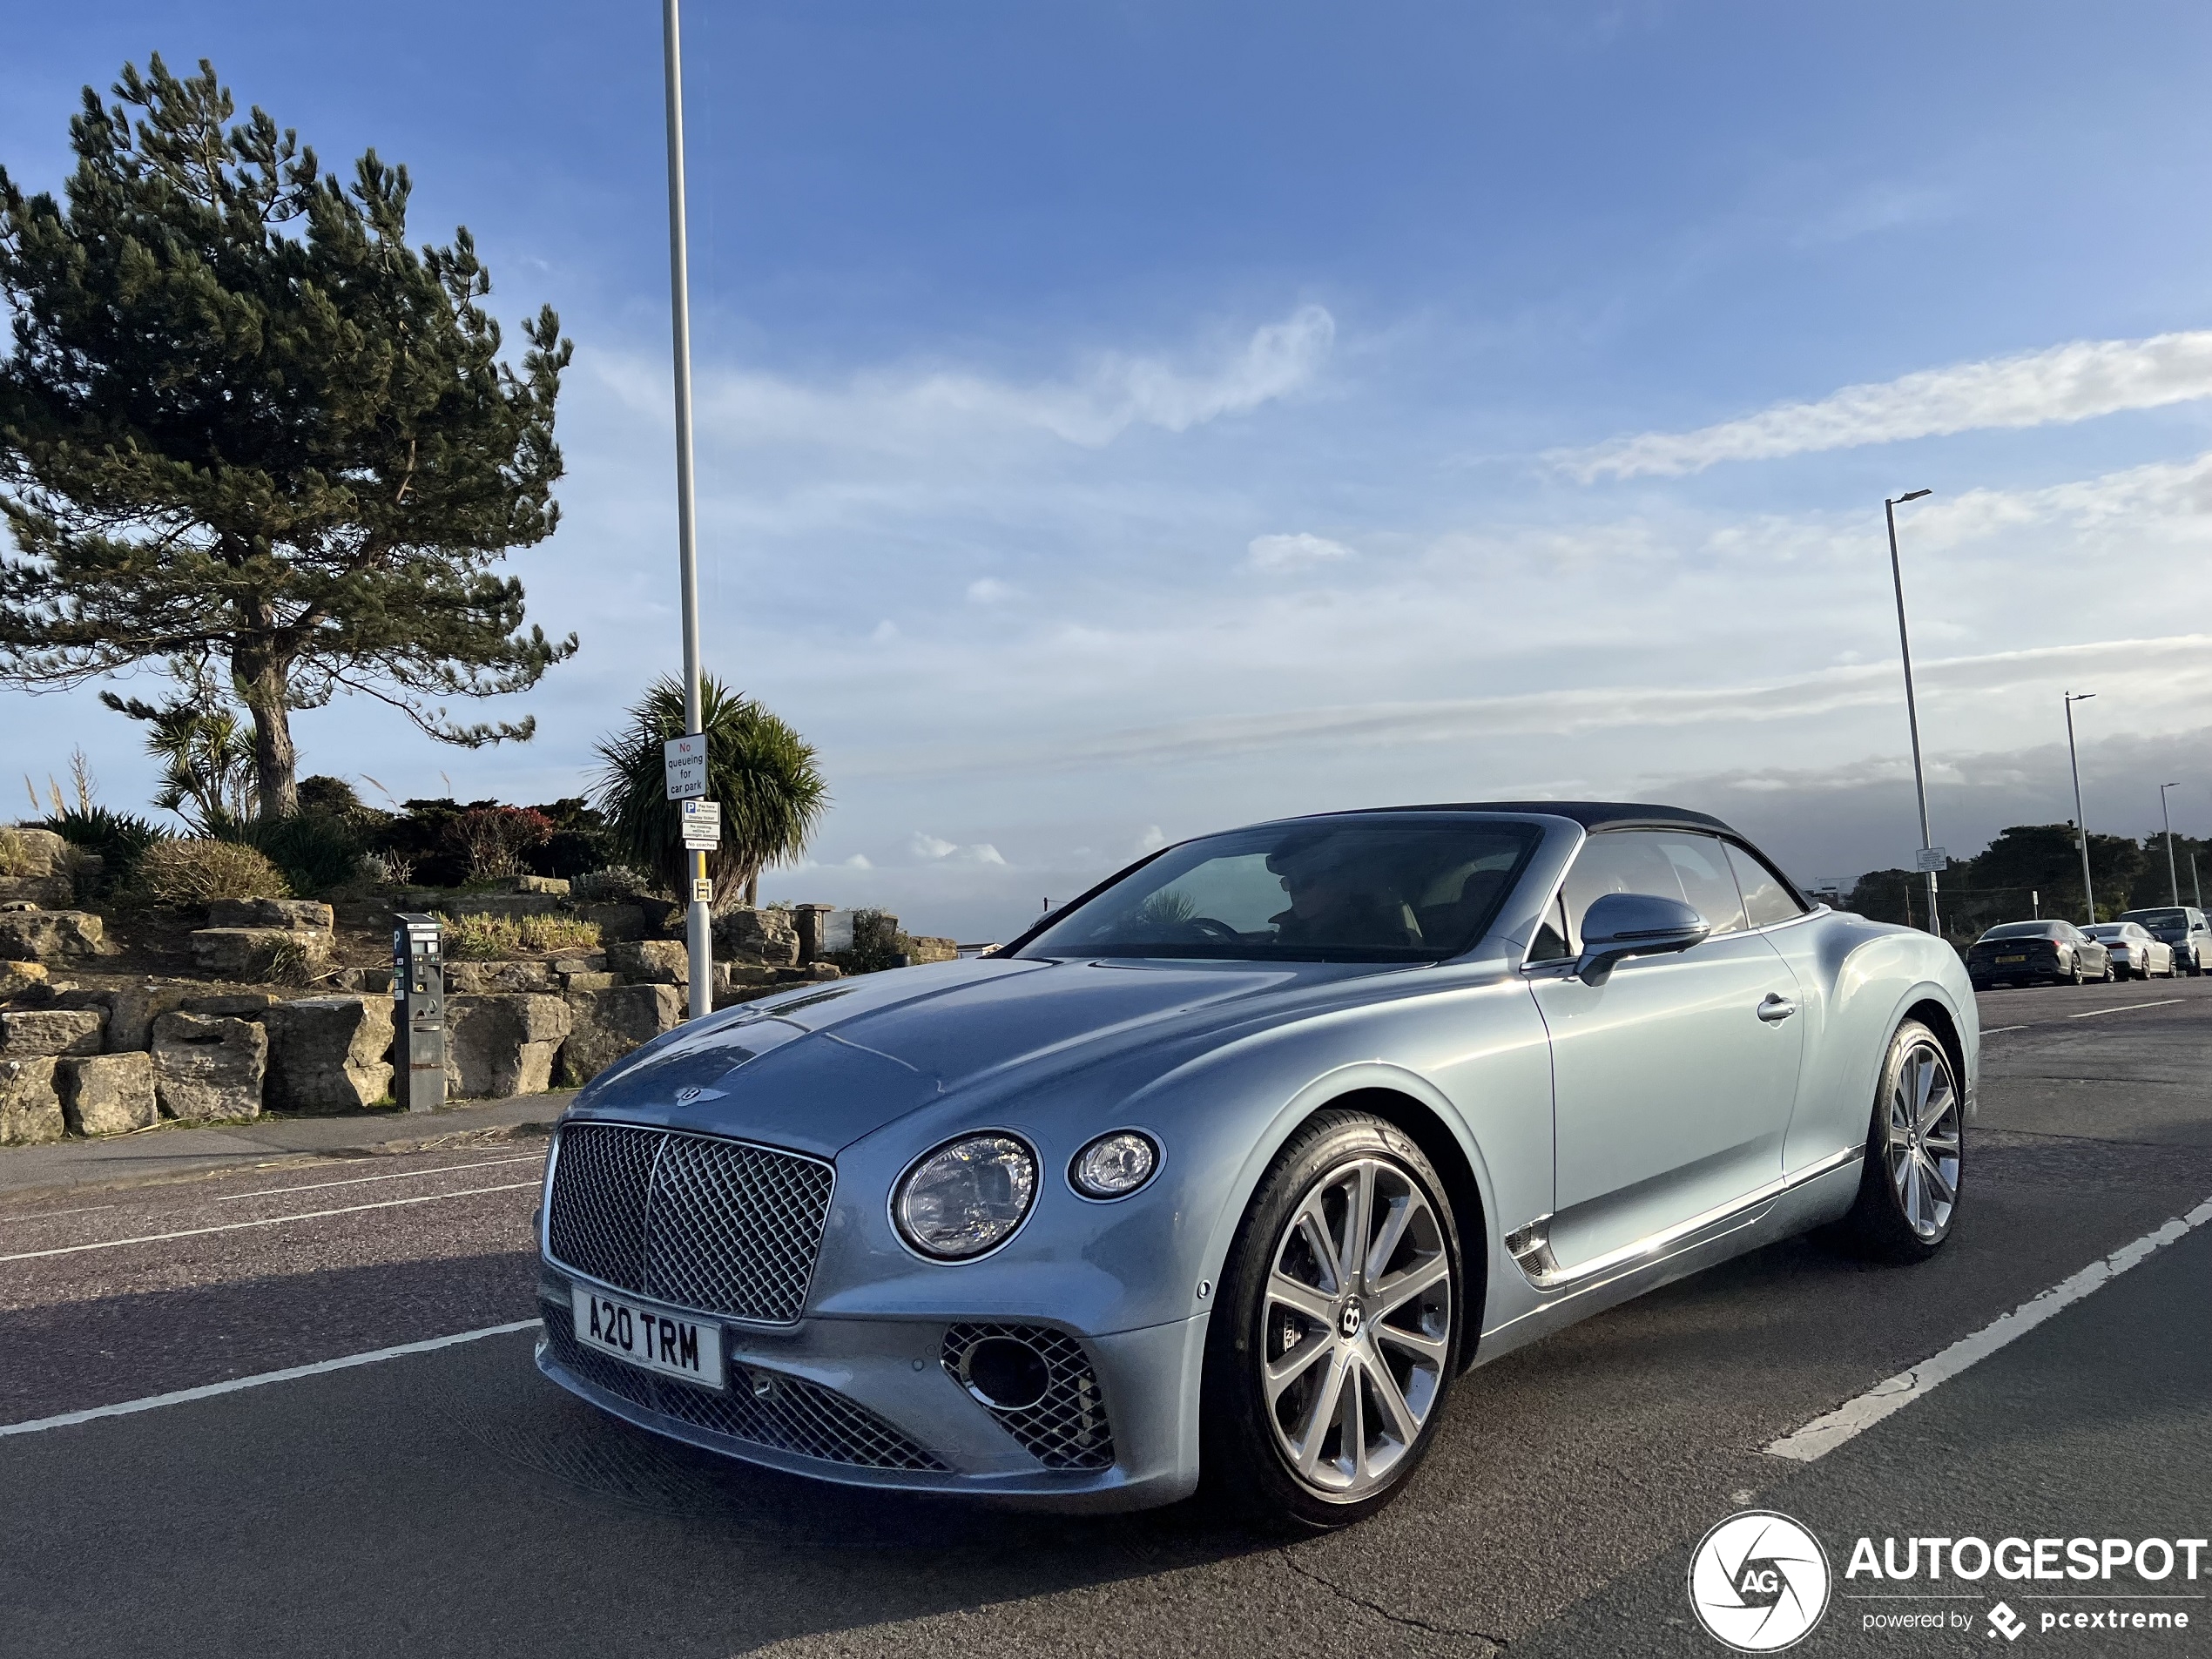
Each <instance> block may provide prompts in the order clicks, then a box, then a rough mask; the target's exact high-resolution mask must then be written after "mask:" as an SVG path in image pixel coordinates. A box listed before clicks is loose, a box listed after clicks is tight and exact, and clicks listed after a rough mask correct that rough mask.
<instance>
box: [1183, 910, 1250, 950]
mask: <svg viewBox="0 0 2212 1659" xmlns="http://www.w3.org/2000/svg"><path fill="white" fill-rule="evenodd" d="M1184 927H1190V928H1193V929H1195V930H1196V931H1197V933H1198V934H1200V935H1202V936H1203V937H1204V938H1207V939H1213V940H1218V941H1221V942H1222V943H1224V944H1230V945H1241V944H1243V943H1244V934H1240V933H1238V931H1237V930H1236V929H1235V928H1234V927H1231V926H1230V925H1229V924H1228V923H1227V922H1225V921H1215V920H1214V919H1213V918H1212V917H1211V916H1192V917H1190V919H1189V920H1188V921H1185V922H1184Z"/></svg>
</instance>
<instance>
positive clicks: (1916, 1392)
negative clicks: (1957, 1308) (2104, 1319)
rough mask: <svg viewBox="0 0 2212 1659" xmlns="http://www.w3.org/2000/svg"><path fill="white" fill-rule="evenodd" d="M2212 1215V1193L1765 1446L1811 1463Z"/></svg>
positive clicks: (2200, 1225) (1778, 1453) (1770, 1449)
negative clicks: (1922, 1359) (1942, 1348)
mask: <svg viewBox="0 0 2212 1659" xmlns="http://www.w3.org/2000/svg"><path fill="white" fill-rule="evenodd" d="M2208 1221H2212V1198H2207V1199H2206V1200H2205V1201H2204V1202H2203V1203H2202V1204H2199V1205H2197V1207H2196V1208H2195V1209H2194V1210H2192V1211H2189V1212H2188V1214H2187V1215H2185V1216H2176V1217H2175V1218H2174V1219H2173V1220H2171V1221H2169V1222H2168V1223H2167V1224H2165V1225H2164V1226H2163V1227H2161V1228H2159V1229H2158V1231H2155V1232H2148V1233H2145V1234H2144V1235H2143V1236H2142V1237H2141V1238H2138V1239H2137V1240H2135V1242H2134V1244H2126V1245H2123V1246H2121V1248H2120V1249H2118V1250H2115V1251H2113V1252H2112V1254H2111V1255H2109V1256H2107V1257H2106V1258H2104V1259H2103V1260H2102V1261H2096V1262H2091V1263H2090V1264H2088V1266H2087V1267H2085V1268H2083V1269H2082V1270H2081V1271H2080V1272H2078V1273H2076V1274H2074V1277H2073V1278H2067V1279H2062V1280H2060V1282H2059V1283H2058V1284H2056V1285H2053V1286H2052V1287H2051V1288H2050V1289H2049V1290H2047V1291H2044V1292H2043V1293H2042V1294H2041V1295H2040V1296H2038V1297H2036V1298H2033V1300H2030V1301H2027V1302H2023V1303H2021V1304H2020V1306H2018V1307H2016V1308H2014V1309H2013V1311H2012V1312H2010V1313H2005V1314H2000V1315H1999V1316H1998V1317H1997V1318H1994V1319H1993V1320H1991V1321H1990V1322H1989V1323H1988V1324H1987V1325H1984V1326H1982V1328H1981V1329H1980V1330H1979V1331H1977V1332H1974V1333H1973V1335H1972V1336H1966V1337H1961V1338H1959V1340H1958V1341H1956V1342H1954V1343H1952V1345H1950V1346H1949V1347H1947V1348H1946V1349H1945V1350H1944V1351H1943V1352H1941V1353H1939V1354H1937V1355H1935V1356H1933V1357H1932V1359H1925V1360H1924V1361H1922V1362H1921V1363H1920V1364H1919V1365H1917V1366H1913V1368H1912V1370H1910V1371H1905V1372H1898V1374H1897V1375H1896V1376H1894V1377H1892V1378H1890V1379H1887V1380H1886V1381H1884V1382H1878V1383H1876V1384H1875V1385H1874V1386H1872V1387H1871V1388H1870V1389H1868V1390H1867V1391H1866V1392H1865V1393H1863V1394H1861V1395H1860V1396H1859V1397H1858V1399H1850V1400H1845V1401H1844V1403H1843V1404H1842V1405H1841V1406H1838V1407H1837V1408H1836V1409H1835V1410H1834V1411H1832V1412H1830V1413H1828V1414H1827V1415H1826V1416H1825V1417H1816V1418H1814V1419H1813V1420H1812V1421H1811V1422H1810V1423H1807V1424H1806V1425H1805V1426H1804V1427H1803V1428H1801V1429H1799V1430H1797V1433H1794V1434H1785V1435H1784V1436H1783V1437H1782V1438H1781V1439H1780V1440H1777V1441H1775V1442H1774V1443H1773V1444H1772V1445H1770V1446H1769V1447H1767V1448H1766V1449H1767V1450H1768V1451H1769V1452H1770V1453H1773V1455H1775V1456H1776V1457H1786V1458H1793V1459H1795V1460H1797V1461H1798V1462H1800V1463H1810V1462H1811V1461H1812V1460H1814V1459H1815V1458H1818V1457H1823V1456H1825V1455H1826V1454H1827V1453H1830V1452H1832V1451H1834V1450H1835V1449H1836V1448H1837V1447H1839V1446H1841V1445H1842V1444H1843V1443H1844V1441H1845V1440H1850V1439H1851V1437H1852V1436H1853V1435H1855V1434H1857V1433H1860V1432H1861V1431H1862V1430H1865V1429H1869V1428H1871V1427H1872V1426H1874V1425H1875V1424H1877V1423H1878V1422H1880V1421H1881V1420H1883V1419H1884V1418H1885V1417H1887V1416H1888V1415H1889V1414H1890V1413H1892V1412H1896V1411H1902V1410H1903V1409H1904V1408H1905V1406H1910V1405H1911V1404H1912V1402H1913V1401H1914V1400H1916V1399H1921V1398H1923V1397H1924V1396H1925V1395H1926V1393H1928V1391H1929V1390H1930V1389H1932V1388H1933V1387H1935V1386H1937V1385H1938V1384H1939V1383H1943V1382H1947V1381H1949V1380H1950V1379H1952V1378H1953V1377H1955V1376H1957V1375H1958V1374H1959V1372H1962V1371H1964V1370H1966V1367H1967V1366H1971V1365H1973V1364H1974V1363H1975V1362H1976V1361H1977V1360H1981V1359H1987V1358H1989V1356H1990V1355H1991V1354H1993V1353H1995V1352H1997V1351H1998V1350H1999V1349H2000V1348H2001V1347H2003V1346H2005V1345H2006V1344H2007V1343H2009V1342H2013V1341H2014V1340H2016V1339H2019V1338H2020V1337H2023V1336H2026V1335H2027V1333H2028V1332H2030V1331H2033V1329H2034V1328H2035V1327H2036V1326H2037V1325H2040V1324H2042V1323H2043V1321H2044V1320H2046V1319H2047V1318H2050V1317H2051V1316H2052V1315H2053V1314H2054V1313H2056V1312H2059V1311H2060V1310H2061V1309H2063V1308H2067V1307H2070V1306H2072V1305H2074V1303H2076V1302H2079V1301H2080V1300H2081V1298H2083V1297H2085V1296H2087V1295H2088V1294H2089V1293H2090V1292H2091V1291H2097V1290H2101V1289H2102V1288H2103V1287H2104V1286H2106V1285H2109V1284H2111V1283H2112V1281H2113V1280H2114V1279H2115V1278H2119V1277H2120V1276H2121V1274H2122V1273H2124V1272H2126V1271H2128V1269H2129V1268H2131V1267H2134V1266H2135V1265H2137V1264H2139V1263H2141V1262H2143V1261H2145V1260H2147V1259H2148V1258H2149V1257H2150V1256H2152V1255H2153V1254H2155V1252H2156V1251H2161V1250H2163V1249H2164V1248H2165V1247H2166V1246H2167V1245H2168V1244H2173V1243H2174V1242H2175V1240H2176V1239H2179V1238H2185V1237H2187V1236H2188V1233H2189V1232H2190V1231H2193V1230H2195V1228H2198V1227H2202V1225H2203V1224H2205V1223H2206V1222H2208Z"/></svg>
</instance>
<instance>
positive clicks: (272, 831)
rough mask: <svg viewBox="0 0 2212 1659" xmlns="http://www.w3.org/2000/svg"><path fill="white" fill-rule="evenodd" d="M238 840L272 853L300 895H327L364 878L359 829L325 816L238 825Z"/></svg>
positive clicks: (301, 815) (296, 815) (273, 860)
mask: <svg viewBox="0 0 2212 1659" xmlns="http://www.w3.org/2000/svg"><path fill="white" fill-rule="evenodd" d="M231 839H234V840H238V841H239V842H241V843H243V844H244V845H245V846H251V847H253V848H255V849H257V850H258V851H260V853H264V854H266V856H267V858H268V860H269V861H270V862H271V863H272V864H273V865H275V866H276V867H277V868H279V869H280V870H282V871H283V872H284V874H285V879H286V880H287V881H289V882H290V883H291V884H292V890H293V892H294V893H327V892H329V891H330V890H331V889H332V888H334V887H344V886H346V885H347V883H348V882H351V881H353V880H356V879H357V878H358V877H359V875H360V873H361V834H360V833H359V832H358V831H357V830H356V829H355V828H354V826H353V824H352V823H351V822H350V821H349V820H347V819H344V818H341V817H334V816H328V815H326V814H324V813H304V812H303V813H292V814H291V815H290V816H288V817H285V818H280V819H276V820H274V821H273V822H270V823H264V822H262V821H260V819H254V820H253V821H251V822H248V823H244V824H240V825H239V826H238V827H237V830H236V832H235V833H234V835H233V837H232V838H231Z"/></svg>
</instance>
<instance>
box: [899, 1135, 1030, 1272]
mask: <svg viewBox="0 0 2212 1659" xmlns="http://www.w3.org/2000/svg"><path fill="white" fill-rule="evenodd" d="M1036 1196H1037V1159H1036V1154H1035V1153H1034V1152H1032V1151H1030V1150H1029V1149H1028V1146H1026V1145H1025V1144H1023V1143H1022V1142H1020V1141H1017V1140H1015V1138H1014V1136H1011V1135H988V1134H987V1135H966V1136H961V1138H960V1139H959V1140H957V1141H948V1142H947V1143H945V1144H944V1145H942V1146H941V1147H939V1148H938V1149H937V1150H935V1151H934V1152H931V1153H928V1154H927V1155H926V1156H925V1157H921V1158H920V1159H918V1160H916V1162H915V1163H914V1166H913V1167H912V1168H911V1169H909V1170H907V1173H906V1174H905V1175H904V1176H903V1177H900V1182H899V1186H898V1190H897V1192H896V1194H895V1195H894V1197H893V1199H892V1203H891V1213H892V1216H893V1218H894V1219H895V1220H896V1221H897V1222H898V1224H899V1231H900V1235H901V1236H902V1237H903V1238H905V1239H906V1241H907V1243H908V1244H911V1245H913V1246H914V1248H915V1249H916V1250H918V1251H921V1253H922V1254H923V1255H925V1256H934V1257H936V1258H938V1259H939V1260H941V1261H961V1260H964V1259H966V1258H968V1257H971V1256H980V1255H981V1254H982V1253H983V1252H984V1251H987V1250H990V1249H993V1248H994V1247H995V1246H996V1245H999V1244H1003V1243H1004V1242H1005V1241H1006V1240H1007V1239H1008V1238H1011V1237H1012V1236H1013V1234H1014V1230H1015V1228H1016V1227H1019V1226H1020V1225H1021V1224H1022V1217H1025V1216H1027V1215H1028V1213H1029V1205H1030V1204H1031V1202H1032V1201H1034V1200H1035V1197H1036Z"/></svg>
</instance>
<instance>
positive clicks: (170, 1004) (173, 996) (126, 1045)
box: [97, 980, 192, 1054]
mask: <svg viewBox="0 0 2212 1659" xmlns="http://www.w3.org/2000/svg"><path fill="white" fill-rule="evenodd" d="M191 992H192V987H191V986H190V985H189V984H184V983H179V981H175V980H169V981H152V980H149V981H146V982H145V984H143V985H125V986H122V987H120V988H118V989H116V990H112V991H101V992H98V993H97V995H98V999H99V1002H100V1006H101V1007H103V1008H105V1009H106V1010H107V1043H106V1047H107V1051H108V1053H110V1054H132V1053H140V1054H143V1053H144V1052H145V1050H146V1049H149V1048H151V1047H152V1045H153V1022H154V1021H155V1020H156V1019H157V1018H158V1017H159V1016H160V1015H164V1014H171V1013H174V1012H175V1011H176V1010H177V1009H178V1008H180V1007H182V1006H183V1005H184V1001H185V997H186V996H188V995H190V994H191Z"/></svg>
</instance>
